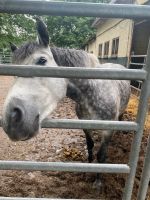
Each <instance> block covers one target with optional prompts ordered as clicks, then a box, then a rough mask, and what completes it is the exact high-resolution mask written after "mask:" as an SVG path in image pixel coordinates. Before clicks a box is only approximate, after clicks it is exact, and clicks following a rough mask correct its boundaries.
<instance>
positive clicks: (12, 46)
mask: <svg viewBox="0 0 150 200" xmlns="http://www.w3.org/2000/svg"><path fill="white" fill-rule="evenodd" d="M9 44H10V48H11V51H12V52H14V51H15V50H16V49H18V47H17V46H16V45H15V44H13V43H11V42H9Z"/></svg>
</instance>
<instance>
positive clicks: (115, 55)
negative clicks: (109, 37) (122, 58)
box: [111, 37, 119, 57]
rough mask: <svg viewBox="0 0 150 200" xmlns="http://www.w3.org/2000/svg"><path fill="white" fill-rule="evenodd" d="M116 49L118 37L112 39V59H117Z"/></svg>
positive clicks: (117, 47)
mask: <svg viewBox="0 0 150 200" xmlns="http://www.w3.org/2000/svg"><path fill="white" fill-rule="evenodd" d="M118 49H119V37H118V38H114V39H113V41H112V51H111V55H112V56H113V57H117V56H118Z"/></svg>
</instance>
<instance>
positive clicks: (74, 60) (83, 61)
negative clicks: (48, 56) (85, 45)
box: [51, 47, 90, 67]
mask: <svg viewBox="0 0 150 200" xmlns="http://www.w3.org/2000/svg"><path fill="white" fill-rule="evenodd" d="M51 52H52V54H53V57H54V60H55V62H56V63H57V65H59V66H67V67H86V66H87V63H88V62H90V60H89V56H88V54H87V53H86V52H85V51H83V50H77V49H69V48H67V49H64V48H58V47H51Z"/></svg>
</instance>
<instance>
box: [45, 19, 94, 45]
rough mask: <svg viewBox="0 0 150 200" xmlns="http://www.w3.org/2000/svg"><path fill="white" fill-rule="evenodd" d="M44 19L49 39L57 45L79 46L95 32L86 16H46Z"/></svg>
mask: <svg viewBox="0 0 150 200" xmlns="http://www.w3.org/2000/svg"><path fill="white" fill-rule="evenodd" d="M46 21H47V22H46V23H47V26H48V32H49V35H50V41H51V43H52V44H54V45H56V46H59V47H71V48H81V47H82V46H83V44H84V42H85V41H86V40H87V38H89V37H91V36H92V35H93V34H94V33H95V31H94V30H93V29H92V28H91V23H92V21H93V19H91V18H88V17H84V18H83V17H47V20H46Z"/></svg>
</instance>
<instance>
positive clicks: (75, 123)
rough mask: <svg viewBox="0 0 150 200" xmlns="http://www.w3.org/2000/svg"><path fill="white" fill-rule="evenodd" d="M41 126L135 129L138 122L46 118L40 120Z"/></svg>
mask: <svg viewBox="0 0 150 200" xmlns="http://www.w3.org/2000/svg"><path fill="white" fill-rule="evenodd" d="M42 127H43V128H64V129H94V130H97V129H101V130H122V131H127V130H128V131H136V130H138V124H137V123H135V122H127V121H105V120H76V119H46V120H44V121H43V122H42Z"/></svg>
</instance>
